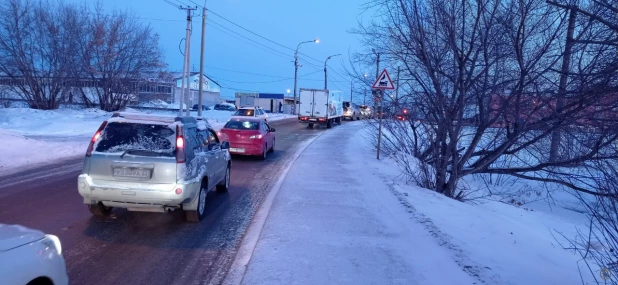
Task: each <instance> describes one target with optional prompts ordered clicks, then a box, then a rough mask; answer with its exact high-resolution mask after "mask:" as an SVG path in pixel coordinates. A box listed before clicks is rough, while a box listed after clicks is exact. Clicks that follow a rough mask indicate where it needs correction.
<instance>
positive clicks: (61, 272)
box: [0, 224, 69, 285]
mask: <svg viewBox="0 0 618 285" xmlns="http://www.w3.org/2000/svg"><path fill="white" fill-rule="evenodd" d="M0 280H2V282H1V283H2V284H20V285H21V284H24V285H25V284H56V285H66V284H69V276H68V275H67V269H66V263H65V261H64V257H63V256H62V245H61V243H60V239H58V237H57V236H54V235H46V234H45V233H43V232H41V231H38V230H34V229H29V228H26V227H23V226H20V225H6V224H0Z"/></svg>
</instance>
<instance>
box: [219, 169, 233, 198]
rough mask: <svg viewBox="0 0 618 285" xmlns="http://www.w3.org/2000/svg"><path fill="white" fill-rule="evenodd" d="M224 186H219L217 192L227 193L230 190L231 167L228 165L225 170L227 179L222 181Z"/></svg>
mask: <svg viewBox="0 0 618 285" xmlns="http://www.w3.org/2000/svg"><path fill="white" fill-rule="evenodd" d="M222 182H223V184H219V185H217V192H220V193H222V192H227V190H228V189H230V165H229V164H228V166H227V168H226V169H225V179H224V180H223V181H222Z"/></svg>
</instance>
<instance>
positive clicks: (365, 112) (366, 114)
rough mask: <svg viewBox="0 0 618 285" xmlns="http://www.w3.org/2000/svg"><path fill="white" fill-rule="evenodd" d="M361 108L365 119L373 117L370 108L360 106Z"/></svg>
mask: <svg viewBox="0 0 618 285" xmlns="http://www.w3.org/2000/svg"><path fill="white" fill-rule="evenodd" d="M359 108H360V112H361V115H363V117H365V118H371V117H372V116H373V111H372V110H371V107H370V106H367V105H360V107H359Z"/></svg>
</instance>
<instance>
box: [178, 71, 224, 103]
mask: <svg viewBox="0 0 618 285" xmlns="http://www.w3.org/2000/svg"><path fill="white" fill-rule="evenodd" d="M174 80H175V81H176V87H174V91H173V98H174V103H180V94H181V91H182V83H183V82H182V77H178V78H174ZM189 83H190V86H189V87H190V92H189V102H185V104H187V105H188V106H189V108H191V106H193V105H195V104H197V103H198V102H197V101H198V98H199V94H200V88H199V86H200V84H199V83H200V76H199V72H192V73H191V77H189ZM185 84H186V83H185ZM202 86H203V89H202V90H203V92H202V105H204V106H214V105H216V104H219V103H221V85H219V83H217V82H216V81H214V80H212V79H211V78H209V77H208V76H206V75H202Z"/></svg>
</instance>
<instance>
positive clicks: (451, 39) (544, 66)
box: [356, 0, 618, 198]
mask: <svg viewBox="0 0 618 285" xmlns="http://www.w3.org/2000/svg"><path fill="white" fill-rule="evenodd" d="M371 5H373V6H371V7H372V8H373V10H374V11H377V14H378V16H379V19H380V20H379V21H377V20H376V21H374V22H372V23H370V24H369V25H364V26H361V27H360V28H359V29H357V30H356V32H357V33H359V34H362V35H363V36H365V38H366V43H368V44H373V46H374V47H375V48H382V50H381V52H382V54H386V55H389V57H388V58H387V59H385V60H388V61H390V62H392V63H395V64H400V65H402V66H403V67H404V74H405V76H406V77H409V78H410V79H411V81H412V83H411V84H410V86H409V88H408V90H406V91H404V92H407V93H408V95H409V96H412V97H415V100H414V104H415V105H416V106H415V107H416V108H417V109H418V110H419V113H420V114H418V115H419V116H420V117H423V118H424V119H423V120H422V123H421V124H422V125H423V127H422V129H426V130H423V133H424V134H423V137H424V138H426V140H427V141H428V143H427V144H426V146H423V147H422V149H420V150H414V148H413V147H411V148H403V147H401V145H402V144H408V143H412V144H413V143H415V142H413V141H412V139H405V140H404V139H401V137H402V136H408V134H407V130H406V131H403V132H402V131H399V132H397V131H393V132H391V135H393V136H395V137H397V139H387V141H392V142H394V143H395V144H397V145H396V146H394V147H392V149H398V150H403V151H407V150H414V151H413V152H410V153H409V154H412V155H415V156H416V157H417V158H418V159H419V160H420V161H421V163H426V164H428V165H429V166H431V169H432V171H433V173H434V179H433V181H435V188H434V189H435V190H436V191H438V192H440V193H444V194H445V195H446V196H449V197H455V198H462V195H464V193H463V192H462V191H457V189H458V187H457V185H458V182H459V180H460V179H461V178H462V177H464V176H466V175H472V174H479V173H500V174H507V175H511V176H515V177H519V178H524V179H530V180H540V181H544V182H553V183H558V184H561V185H565V186H568V187H571V188H573V189H577V190H579V191H583V192H587V193H591V194H594V195H600V193H598V192H597V191H595V190H594V189H590V188H588V187H582V185H581V184H580V183H578V182H574V181H573V182H568V181H564V180H563V179H562V175H563V174H567V173H570V170H569V169H570V168H573V167H586V166H587V162H589V161H599V160H609V159H614V158H616V157H617V153H616V151H615V149H614V148H612V142H613V141H615V139H616V138H617V133H616V130H617V129H618V124H616V123H615V122H614V121H612V120H609V119H610V117H611V115H610V114H611V112H613V110H614V108H616V106H618V98H616V97H617V96H615V95H614V94H615V93H614V92H615V88H614V87H613V86H615V85H610V84H605V85H603V83H607V82H610V78H611V74H610V73H608V72H607V69H606V68H605V69H603V70H601V69H600V68H599V67H600V64H601V62H602V60H603V58H604V57H605V56H606V54H605V51H602V50H598V49H596V50H592V49H591V48H590V47H589V46H588V45H586V44H583V42H584V41H589V40H593V39H594V37H598V34H596V33H593V32H592V30H591V27H590V26H589V25H588V23H585V22H578V23H577V25H576V26H575V30H576V31H578V35H577V36H575V37H576V38H577V40H579V41H581V42H582V43H581V44H578V45H575V47H573V52H572V59H573V60H572V61H573V62H574V63H576V64H574V65H576V66H574V68H573V69H574V70H576V71H577V73H576V74H573V73H569V76H568V77H564V76H562V78H563V81H564V80H565V79H566V81H565V82H564V88H563V90H560V91H561V92H558V89H559V88H558V87H559V85H560V78H561V74H562V73H563V72H562V71H561V68H560V67H561V65H562V64H563V60H562V59H563V56H564V54H565V52H564V50H565V48H564V38H565V37H566V36H565V35H566V32H567V23H568V13H567V12H566V11H565V10H564V9H560V8H558V7H555V6H552V5H548V4H547V3H545V1H543V0H523V1H514V0H513V1H494V0H478V1H446V0H426V1H420V0H407V1H405V0H376V1H372V2H371ZM559 98H562V99H561V102H560V103H561V104H560V105H559V104H558V99H559ZM407 122H408V124H409V125H410V126H407V127H406V128H408V129H412V130H414V129H415V128H416V129H419V126H412V124H419V123H418V122H417V121H416V120H409V121H407ZM471 123H473V124H471ZM584 126H588V127H591V128H592V129H593V130H594V131H591V132H582V131H581V129H582V128H583V127H584ZM399 129H400V130H402V129H404V128H399ZM556 130H560V131H561V134H563V135H564V136H566V137H569V139H565V140H564V143H562V144H561V145H560V147H561V149H566V148H568V149H569V150H570V151H568V152H566V151H565V152H564V153H565V154H566V153H568V155H561V156H560V157H558V158H557V159H555V160H553V161H550V160H549V153H550V141H551V134H552V133H554V132H555V131H556ZM507 161H508V163H505V162H507Z"/></svg>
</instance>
